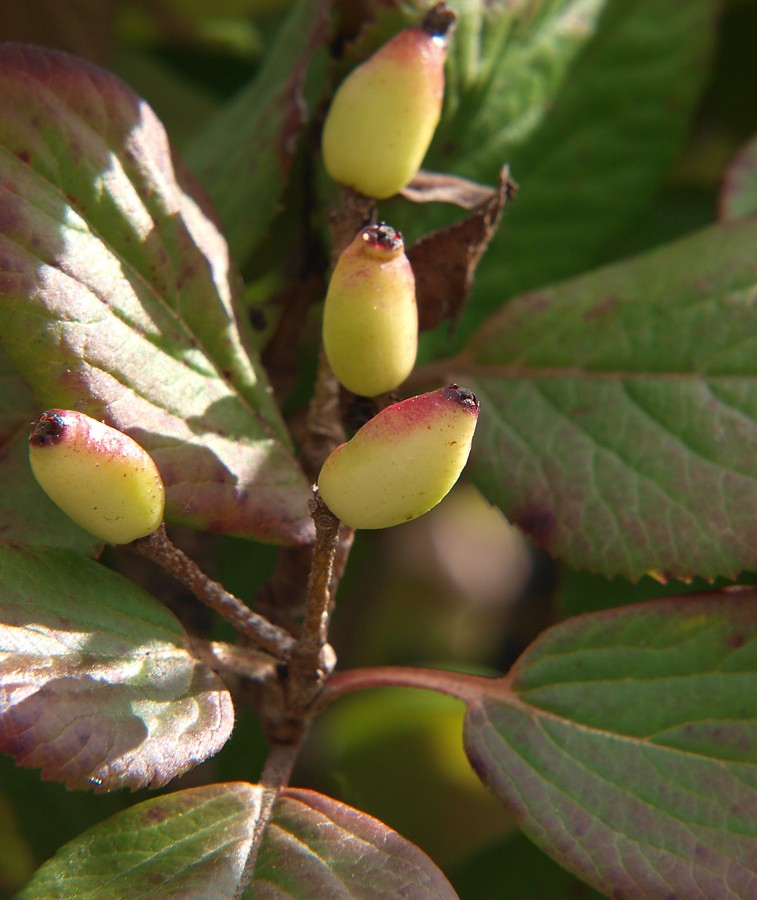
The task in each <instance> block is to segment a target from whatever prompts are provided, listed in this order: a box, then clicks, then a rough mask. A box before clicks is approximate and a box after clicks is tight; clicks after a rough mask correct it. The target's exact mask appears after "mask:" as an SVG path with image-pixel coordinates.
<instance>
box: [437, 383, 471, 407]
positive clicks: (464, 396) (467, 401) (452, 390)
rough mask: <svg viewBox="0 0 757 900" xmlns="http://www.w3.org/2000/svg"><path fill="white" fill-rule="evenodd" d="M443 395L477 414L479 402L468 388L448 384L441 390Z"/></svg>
mask: <svg viewBox="0 0 757 900" xmlns="http://www.w3.org/2000/svg"><path fill="white" fill-rule="evenodd" d="M442 390H443V391H444V394H445V395H446V396H447V397H448V398H449V399H450V400H454V402H455V403H459V404H460V405H461V406H464V407H467V408H468V409H470V411H471V412H475V413H478V408H479V402H478V398H477V397H476V395H475V394H474V393H473V391H471V390H469V389H468V388H464V387H460V386H459V385H457V384H449V385H447V387H446V388H443V389H442Z"/></svg>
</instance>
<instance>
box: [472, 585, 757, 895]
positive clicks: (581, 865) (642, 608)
mask: <svg viewBox="0 0 757 900" xmlns="http://www.w3.org/2000/svg"><path fill="white" fill-rule="evenodd" d="M755 698H757V593H756V592H755V590H754V589H753V588H744V589H741V590H739V591H732V592H724V593H712V594H705V595H699V596H697V595H693V596H690V597H681V598H676V599H671V600H662V601H657V602H653V603H647V604H639V605H637V606H634V607H624V608H623V609H618V610H611V611H607V612H603V613H596V614H592V615H585V616H580V617H577V618H575V619H571V620H568V621H567V622H564V623H563V624H561V625H558V626H556V627H554V628H552V629H550V630H549V631H547V632H545V633H544V635H543V636H542V637H541V638H539V639H538V640H537V641H536V642H535V643H534V644H533V645H532V646H531V647H530V648H529V649H528V650H527V651H526V653H525V654H524V655H523V656H522V657H521V658H520V659H519V661H518V662H517V663H516V665H515V668H514V669H513V670H512V672H511V674H510V676H508V678H506V679H497V680H493V681H492V682H491V683H490V685H489V686H488V687H486V688H484V687H482V688H481V693H480V696H479V697H478V698H476V699H471V700H470V702H469V709H468V713H467V717H466V722H465V743H466V749H467V752H468V755H469V758H470V760H471V763H472V765H473V767H474V769H475V770H476V771H477V772H478V774H479V776H480V777H481V778H482V780H483V781H484V782H485V783H486V784H487V785H488V786H489V787H490V788H491V789H492V790H494V791H495V792H496V793H497V794H498V795H499V796H500V797H501V798H502V799H503V800H504V801H505V803H506V804H507V805H508V806H510V807H512V808H513V809H514V810H515V811H516V813H517V814H518V815H519V817H520V822H521V825H522V827H523V829H524V830H525V832H526V833H527V834H528V835H529V836H530V837H531V838H532V839H533V840H534V841H535V842H536V843H537V844H539V845H540V846H541V847H542V848H543V849H544V850H545V851H546V852H547V853H548V854H549V855H550V856H552V857H553V858H554V859H556V860H557V861H558V862H559V863H561V865H563V866H565V867H566V868H567V869H569V870H571V871H573V872H574V873H576V874H577V875H579V876H580V877H581V878H583V879H584V880H586V881H588V882H589V884H591V885H593V886H594V887H596V888H597V889H598V890H600V891H602V892H603V893H605V894H607V895H608V896H610V895H612V896H625V897H732V898H742V897H750V896H752V895H753V894H754V893H755V891H757V701H756V700H755Z"/></svg>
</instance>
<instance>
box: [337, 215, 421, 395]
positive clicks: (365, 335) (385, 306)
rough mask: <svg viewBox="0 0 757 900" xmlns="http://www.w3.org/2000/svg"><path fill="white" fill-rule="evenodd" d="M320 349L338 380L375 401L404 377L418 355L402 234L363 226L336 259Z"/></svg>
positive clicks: (382, 227) (409, 271) (410, 276)
mask: <svg viewBox="0 0 757 900" xmlns="http://www.w3.org/2000/svg"><path fill="white" fill-rule="evenodd" d="M323 346H324V349H325V351H326V356H327V358H328V361H329V364H330V365H331V368H332V369H333V371H334V374H335V375H336V377H337V378H338V380H339V381H340V382H341V383H342V384H343V385H344V386H345V387H346V388H347V389H348V390H350V391H352V392H353V394H358V395H359V396H362V397H375V396H376V395H378V394H384V393H386V392H387V391H393V390H394V389H395V388H396V387H398V386H399V385H400V384H402V382H403V381H404V380H405V379H406V378H407V376H408V375H409V374H410V372H411V371H412V369H413V366H414V365H415V357H416V354H417V352H418V307H417V305H416V302H415V278H414V277H413V270H412V268H411V266H410V261H409V260H408V258H407V256H405V252H404V245H403V243H402V235H401V234H399V232H397V231H395V230H394V229H393V228H390V227H389V226H388V225H384V224H381V225H371V226H369V227H368V228H364V229H363V230H362V231H361V232H360V233H359V234H358V235H357V237H356V238H355V239H354V240H353V241H352V243H351V244H350V245H349V247H347V249H346V250H345V251H344V252H343V253H342V255H341V256H340V257H339V260H338V262H337V264H336V266H335V268H334V273H333V275H332V276H331V281H330V282H329V289H328V292H327V294H326V303H325V306H324V310H323Z"/></svg>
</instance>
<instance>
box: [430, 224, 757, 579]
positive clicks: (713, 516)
mask: <svg viewBox="0 0 757 900" xmlns="http://www.w3.org/2000/svg"><path fill="white" fill-rule="evenodd" d="M756 245H757V222H755V221H754V220H751V221H749V220H744V221H743V222H741V223H734V224H733V225H730V226H723V227H719V228H712V229H709V230H705V231H702V232H700V233H699V234H696V235H694V236H692V237H690V238H687V239H684V240H682V241H679V242H677V243H675V244H673V245H670V246H668V247H665V248H662V249H659V250H656V251H654V252H652V253H650V254H648V255H646V256H644V257H639V258H637V259H635V260H633V261H630V262H628V263H620V264H617V265H614V266H612V267H608V268H606V269H602V270H599V271H597V272H594V273H592V274H590V275H587V276H584V277H582V278H579V279H575V280H573V281H569V282H566V283H565V284H562V285H558V286H556V287H553V288H549V289H545V290H542V291H538V292H534V293H530V294H526V295H524V296H523V297H521V298H519V299H518V300H516V301H513V302H512V303H510V304H509V305H508V306H507V307H506V308H505V309H504V310H503V311H502V312H501V313H500V314H499V315H498V316H495V317H494V318H493V319H492V320H491V321H490V322H489V323H488V324H487V325H486V326H485V327H484V328H483V329H481V330H480V331H479V333H478V334H477V335H476V336H475V337H474V339H473V340H472V342H471V343H470V345H469V347H468V348H467V349H466V350H465V352H464V354H463V355H462V356H461V357H460V359H459V361H457V363H456V364H453V365H452V366H448V367H447V368H448V369H449V371H452V372H454V373H455V378H456V379H458V380H459V381H460V383H461V384H465V385H466V386H468V387H470V388H471V389H473V390H474V391H475V392H476V393H477V394H478V395H479V398H480V400H481V406H482V412H481V416H480V420H479V430H478V433H477V435H476V441H475V443H474V451H473V466H472V472H473V475H474V478H475V480H476V481H477V483H478V485H479V486H480V487H481V489H482V491H483V492H484V493H485V494H486V496H487V497H488V498H489V500H491V501H492V502H495V503H497V504H498V505H499V506H500V507H501V508H502V510H503V512H505V514H506V515H507V516H508V517H510V518H511V519H512V520H513V521H514V522H515V523H516V524H518V525H520V526H521V527H522V528H523V529H524V530H525V531H527V532H529V533H530V534H531V535H533V536H534V537H535V539H536V540H537V541H538V542H539V543H541V544H543V545H544V546H545V547H546V548H547V549H548V550H549V551H550V552H551V553H553V554H555V555H556V556H559V557H560V558H562V559H565V560H566V561H567V562H569V563H570V564H571V565H573V566H575V567H586V568H588V569H591V570H594V571H597V572H601V573H603V574H606V575H613V574H616V573H617V574H623V575H625V576H627V577H630V578H638V577H639V576H640V575H642V574H643V573H644V572H645V571H647V570H657V571H658V572H662V573H664V574H666V575H673V576H679V577H688V576H691V575H696V574H699V575H703V576H706V577H714V576H716V575H725V576H730V577H734V576H735V575H736V574H737V573H738V572H739V571H741V570H742V569H755V568H757V541H756V540H755V539H754V522H755V517H756V515H757V456H755V452H754V447H755V445H756V444H757V390H755V385H756V384H757V382H755V378H756V377H757V369H756V368H755V361H756V360H757V346H755V341H757V308H755V305H754V302H753V298H754V292H755V289H756V288H757V265H756V264H755V256H754V247H755V246H756Z"/></svg>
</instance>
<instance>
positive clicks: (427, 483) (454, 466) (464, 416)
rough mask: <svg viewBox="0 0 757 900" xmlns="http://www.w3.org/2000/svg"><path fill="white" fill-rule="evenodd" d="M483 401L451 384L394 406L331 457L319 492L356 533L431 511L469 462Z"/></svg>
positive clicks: (372, 420)
mask: <svg viewBox="0 0 757 900" xmlns="http://www.w3.org/2000/svg"><path fill="white" fill-rule="evenodd" d="M477 419H478V400H477V399H476V397H475V395H474V394H473V393H472V392H471V391H469V390H467V389H466V388H461V387H458V386H457V385H456V384H451V385H449V386H448V387H445V388H440V389H439V390H436V391H431V392H429V393H427V394H421V395H419V396H417V397H410V398H409V399H407V400H403V401H401V402H400V403H394V404H392V405H391V406H388V407H386V409H384V410H382V411H381V412H380V413H379V414H378V415H377V416H375V417H374V418H373V419H371V420H370V421H369V422H367V423H366V424H365V425H364V426H363V427H362V428H361V429H360V430H359V431H358V432H357V433H356V434H355V436H354V437H353V438H352V439H351V440H350V441H347V443H345V444H341V445H340V446H339V447H337V448H336V450H334V451H333V452H332V453H331V455H330V456H329V457H328V458H327V459H326V462H325V463H324V464H323V468H322V469H321V474H320V475H319V477H318V490H319V492H320V495H321V498H322V499H323V501H324V503H325V504H326V506H328V508H329V509H330V510H331V511H332V512H333V513H334V515H335V516H337V517H338V518H339V519H341V520H342V521H343V522H344V523H345V524H347V525H350V526H351V527H352V528H388V527H389V526H392V525H399V524H401V523H402V522H408V521H410V520H411V519H415V518H417V517H418V516H421V515H423V514H424V513H426V512H428V511H429V510H430V509H431V508H432V507H434V506H436V504H437V503H439V501H440V500H442V499H443V498H444V497H445V496H446V495H447V494H448V493H449V491H450V490H451V488H452V487H453V485H454V484H455V482H456V481H457V479H458V478H459V477H460V473H461V472H462V470H463V467H464V466H465V463H466V462H467V460H468V455H469V454H470V448H471V441H472V440H473V433H474V431H475V428H476V422H477Z"/></svg>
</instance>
